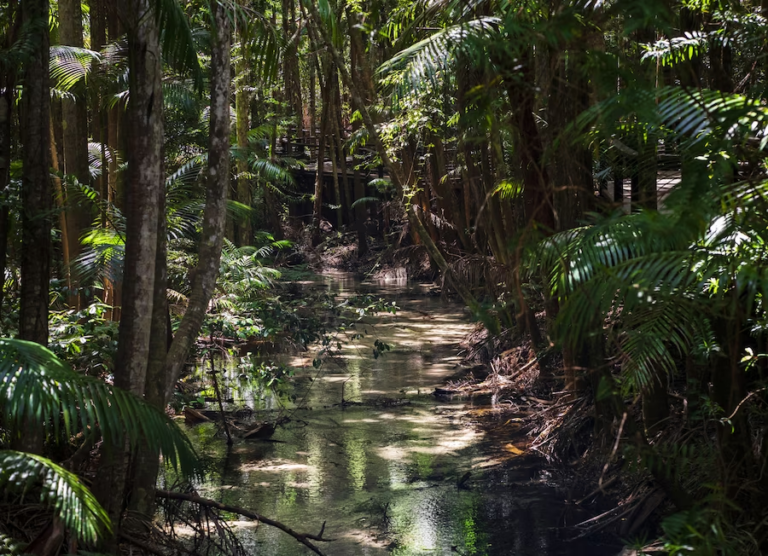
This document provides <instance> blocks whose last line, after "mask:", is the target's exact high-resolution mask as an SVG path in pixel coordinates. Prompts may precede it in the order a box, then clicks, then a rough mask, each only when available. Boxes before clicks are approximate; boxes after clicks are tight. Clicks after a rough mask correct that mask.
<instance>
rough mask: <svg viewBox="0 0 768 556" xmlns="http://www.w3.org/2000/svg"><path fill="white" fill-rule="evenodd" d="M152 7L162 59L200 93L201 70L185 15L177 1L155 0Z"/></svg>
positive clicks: (201, 86)
mask: <svg viewBox="0 0 768 556" xmlns="http://www.w3.org/2000/svg"><path fill="white" fill-rule="evenodd" d="M154 5H155V16H156V17H157V24H158V27H159V28H160V42H161V44H162V49H163V57H164V58H165V60H166V62H167V63H168V64H169V65H170V66H171V67H172V68H173V69H175V70H176V71H177V72H179V73H180V74H182V75H188V76H189V77H190V78H191V79H192V81H193V82H194V84H195V88H196V89H197V90H198V91H201V90H202V89H203V69H202V67H201V66H200V60H199V58H198V56H197V45H196V44H195V39H194V36H193V34H192V28H191V26H190V24H189V18H188V17H187V14H185V13H184V10H183V9H182V7H181V5H180V4H179V2H178V1H177V0H155V4H154Z"/></svg>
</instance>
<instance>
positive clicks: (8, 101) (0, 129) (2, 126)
mask: <svg viewBox="0 0 768 556" xmlns="http://www.w3.org/2000/svg"><path fill="white" fill-rule="evenodd" d="M8 17H9V21H8V31H7V33H6V35H5V41H4V44H3V48H4V49H9V48H10V47H11V45H12V44H13V43H14V42H15V41H16V28H17V26H18V25H19V22H20V14H19V6H18V4H17V3H16V2H15V1H13V2H12V4H11V6H10V8H9V10H8ZM15 103H16V70H15V68H11V67H5V68H2V69H0V196H2V197H1V198H3V199H4V198H5V195H6V188H7V187H8V184H9V183H10V179H11V151H12V148H11V144H12V141H13V139H12V133H13V107H14V105H15ZM9 229H10V211H9V208H8V204H7V203H3V205H2V207H0V276H5V265H6V262H7V258H8V232H9ZM4 293H5V290H4V288H2V287H0V314H2V309H3V301H4Z"/></svg>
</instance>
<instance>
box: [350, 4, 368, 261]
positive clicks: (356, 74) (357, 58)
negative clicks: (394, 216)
mask: <svg viewBox="0 0 768 556" xmlns="http://www.w3.org/2000/svg"><path fill="white" fill-rule="evenodd" d="M347 22H348V25H349V58H350V70H351V73H352V77H353V79H356V80H359V79H362V75H363V72H362V69H361V67H362V66H364V65H365V60H364V54H365V53H364V52H363V41H362V37H361V33H360V29H359V28H358V27H357V25H355V23H354V18H353V14H352V10H351V9H349V7H347ZM353 125H354V126H355V128H354V129H355V130H357V129H358V128H359V126H360V124H359V122H356V123H355V124H353ZM352 154H353V161H352V172H353V181H354V188H355V190H354V195H353V197H354V200H358V199H362V198H363V197H365V196H366V195H365V186H364V185H363V181H362V179H361V177H360V171H359V170H358V168H357V164H355V162H354V153H352ZM367 215H368V211H367V209H366V207H365V203H359V204H358V205H357V206H355V208H354V214H353V217H354V221H355V227H356V229H357V256H358V257H361V256H363V255H364V254H365V253H367V252H368V237H367V233H366V229H365V222H366V220H367Z"/></svg>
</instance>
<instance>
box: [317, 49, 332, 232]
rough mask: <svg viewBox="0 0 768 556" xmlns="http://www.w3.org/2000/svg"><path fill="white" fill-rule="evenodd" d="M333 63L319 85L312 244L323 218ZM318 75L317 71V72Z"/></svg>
mask: <svg viewBox="0 0 768 556" xmlns="http://www.w3.org/2000/svg"><path fill="white" fill-rule="evenodd" d="M332 70H333V62H331V61H329V62H328V68H327V69H326V75H325V79H323V81H322V82H321V83H320V90H321V93H322V102H323V106H322V108H321V115H320V137H318V139H317V171H316V174H315V200H314V203H313V206H312V244H313V245H318V244H319V243H320V222H321V220H322V218H323V178H324V174H325V171H324V170H325V146H326V143H327V136H328V131H329V128H330V125H329V123H330V111H331V106H330V104H331V94H332V91H330V90H329V87H330V86H331V83H332V80H331V71H332ZM318 73H319V71H318Z"/></svg>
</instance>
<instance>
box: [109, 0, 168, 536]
mask: <svg viewBox="0 0 768 556" xmlns="http://www.w3.org/2000/svg"><path fill="white" fill-rule="evenodd" d="M153 6H154V4H153V2H152V1H151V0H128V4H127V20H126V21H125V23H126V27H127V29H128V50H129V58H128V63H129V70H130V82H129V87H130V95H131V101H130V103H129V104H128V110H129V117H128V120H127V121H128V126H129V130H128V132H129V137H128V150H127V155H128V180H127V187H126V200H125V213H126V241H125V263H124V270H123V294H124V297H123V306H122V318H121V320H120V331H119V341H118V348H117V357H116V364H115V385H116V386H118V387H120V388H122V389H123V390H127V391H129V392H132V393H133V394H136V395H137V396H143V395H144V389H145V386H146V377H147V364H148V360H149V345H150V338H151V332H152V315H153V310H154V294H155V263H156V260H157V244H158V238H157V236H158V226H157V223H158V218H159V206H158V205H159V196H160V195H163V194H164V193H165V189H164V183H165V181H164V176H163V94H162V86H161V84H162V55H161V52H160V32H159V29H158V26H157V19H156V17H155V15H154V9H153ZM127 458H128V452H127V446H112V447H111V450H110V449H106V450H103V451H102V465H101V470H100V473H99V475H98V477H97V480H96V483H95V486H94V490H95V492H96V495H97V496H98V497H99V500H100V502H101V503H102V506H104V509H105V510H106V511H107V513H108V515H109V517H110V518H111V519H112V523H113V524H114V526H115V530H116V532H117V531H118V530H119V527H120V517H121V513H122V508H123V504H124V494H125V489H126V479H127V464H128V461H127ZM106 543H107V546H106V548H107V549H110V550H111V549H113V547H114V544H113V543H114V537H113V538H112V539H107V540H106Z"/></svg>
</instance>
